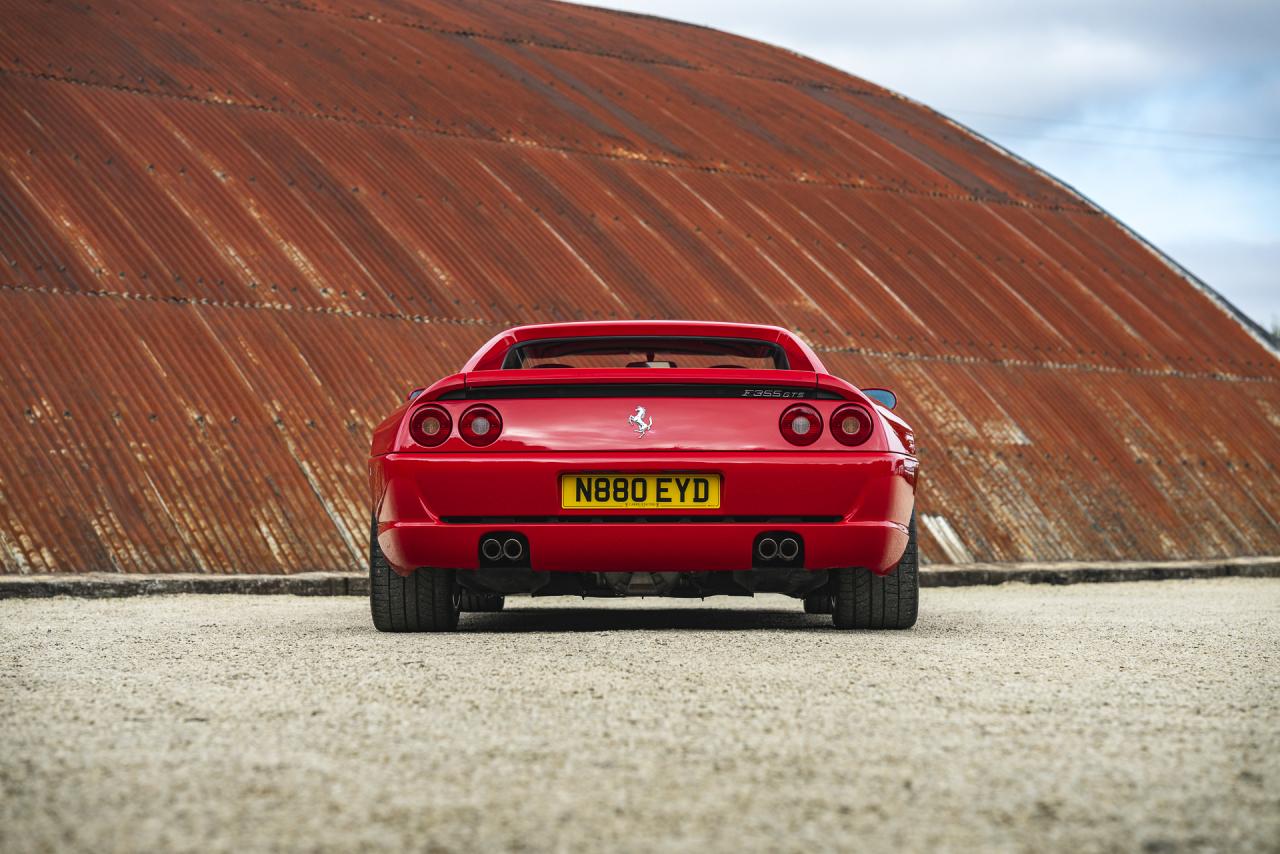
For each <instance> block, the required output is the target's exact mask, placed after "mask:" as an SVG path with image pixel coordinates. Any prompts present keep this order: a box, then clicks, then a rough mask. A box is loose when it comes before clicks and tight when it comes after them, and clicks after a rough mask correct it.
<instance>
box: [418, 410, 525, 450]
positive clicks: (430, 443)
mask: <svg viewBox="0 0 1280 854" xmlns="http://www.w3.org/2000/svg"><path fill="white" fill-rule="evenodd" d="M452 432H453V418H452V417H451V416H450V415H449V410H447V409H445V408H444V407H443V406H439V405H437V404H434V403H428V404H427V405H425V406H420V407H418V409H416V410H414V413H413V415H412V416H411V417H410V418H409V436H410V438H412V439H413V441H414V442H416V443H418V444H419V445H421V446H423V447H424V448H434V447H436V446H437V445H441V444H443V443H444V441H445V439H448V438H449V436H450V434H452ZM500 433H502V416H501V415H499V414H498V410H496V409H494V408H493V407H492V406H487V405H485V404H482V403H481V404H477V405H475V406H472V407H468V408H467V410H466V411H464V412H463V413H462V417H461V418H459V419H458V435H460V436H461V437H462V438H463V439H464V440H465V441H466V442H467V444H469V445H475V446H476V447H479V448H483V447H484V446H485V445H492V444H493V443H494V441H495V440H496V439H497V438H498V435H499V434H500Z"/></svg>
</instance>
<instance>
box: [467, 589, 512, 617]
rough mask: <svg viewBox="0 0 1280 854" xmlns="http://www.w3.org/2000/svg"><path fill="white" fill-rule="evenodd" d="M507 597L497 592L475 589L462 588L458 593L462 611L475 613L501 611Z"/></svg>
mask: <svg viewBox="0 0 1280 854" xmlns="http://www.w3.org/2000/svg"><path fill="white" fill-rule="evenodd" d="M506 601H507V600H506V598H505V597H503V596H499V595H498V594H497V593H476V592H475V591H474V590H462V591H459V593H458V607H459V609H460V610H461V611H463V612H464V613H465V612H474V613H492V612H494V611H501V610H502V606H503V605H505V604H506Z"/></svg>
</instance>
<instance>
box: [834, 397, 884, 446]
mask: <svg viewBox="0 0 1280 854" xmlns="http://www.w3.org/2000/svg"><path fill="white" fill-rule="evenodd" d="M874 431H875V422H874V421H872V420H871V413H870V412H868V411H867V409H866V407H863V406H858V405H856V404H850V405H848V406H842V407H840V408H839V409H837V410H836V411H835V412H833V413H831V435H832V436H835V437H836V441H837V442H839V443H840V444H842V445H861V444H862V443H863V442H865V441H867V440H868V439H870V438H871V434H872V433H873V432H874Z"/></svg>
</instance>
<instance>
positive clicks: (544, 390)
mask: <svg viewBox="0 0 1280 854" xmlns="http://www.w3.org/2000/svg"><path fill="white" fill-rule="evenodd" d="M637 396H639V397H736V398H742V399H744V400H756V399H760V398H777V399H780V400H789V399H796V400H805V399H808V400H815V399H816V400H839V399H840V398H841V396H840V395H839V394H836V393H835V392H833V391H830V390H828V389H825V388H823V389H818V388H813V387H805V386H775V385H769V384H768V383H756V384H755V385H750V386H748V385H724V384H712V383H636V382H629V383H582V384H579V383H555V384H549V385H510V386H502V385H499V386H480V387H477V388H466V389H456V390H454V391H448V392H445V393H444V394H442V395H440V400H503V399H514V398H543V397H555V398H560V397H637Z"/></svg>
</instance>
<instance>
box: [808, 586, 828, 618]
mask: <svg viewBox="0 0 1280 854" xmlns="http://www.w3.org/2000/svg"><path fill="white" fill-rule="evenodd" d="M830 590H831V588H830V587H823V588H822V589H821V590H819V591H818V592H817V593H810V594H809V595H808V596H806V597H804V612H805V613H806V614H830V613H831V608H832V605H831V592H830Z"/></svg>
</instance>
